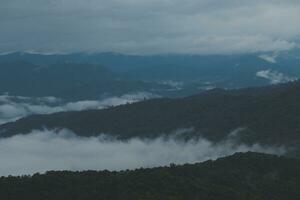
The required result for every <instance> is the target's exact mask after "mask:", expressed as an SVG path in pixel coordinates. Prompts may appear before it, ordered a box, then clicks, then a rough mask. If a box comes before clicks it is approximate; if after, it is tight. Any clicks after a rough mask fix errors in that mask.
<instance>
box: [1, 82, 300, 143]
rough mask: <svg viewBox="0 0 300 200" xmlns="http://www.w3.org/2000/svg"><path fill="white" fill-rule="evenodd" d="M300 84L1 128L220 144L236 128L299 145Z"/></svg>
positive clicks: (5, 133) (247, 137)
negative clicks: (176, 135)
mask: <svg viewBox="0 0 300 200" xmlns="http://www.w3.org/2000/svg"><path fill="white" fill-rule="evenodd" d="M299 102H300V83H299V82H293V83H289V84H283V85H276V86H275V85H274V86H269V87H263V88H250V89H242V90H230V91H225V90H221V89H215V90H211V91H208V92H206V93H202V94H199V95H196V96H191V97H187V98H180V99H166V98H164V99H153V100H148V101H143V102H139V103H134V104H129V105H123V106H118V107H113V108H109V109H105V110H89V111H81V112H65V113H56V114H51V115H36V116H30V117H27V118H24V119H21V120H18V121H16V122H14V123H8V124H4V125H2V126H0V133H1V136H2V137H9V136H12V135H16V134H20V133H23V134H25V133H29V132H30V131H32V130H34V129H45V128H47V129H54V128H58V129H59V128H67V129H70V130H72V131H73V132H74V133H76V134H78V135H80V136H94V135H99V134H101V133H107V134H111V135H114V136H118V137H119V138H121V139H127V138H131V137H157V136H160V135H161V134H163V133H164V134H169V133H172V131H174V130H176V129H180V128H191V127H192V128H194V132H193V135H202V136H204V137H206V138H208V139H211V140H214V141H216V140H221V139H224V138H225V137H227V135H228V134H229V133H230V132H231V131H232V130H235V129H237V128H244V130H243V131H240V133H239V136H240V137H241V139H242V140H244V142H250V143H251V142H261V143H266V144H272V145H274V144H278V145H282V144H285V145H298V144H300V123H299V122H300V104H299Z"/></svg>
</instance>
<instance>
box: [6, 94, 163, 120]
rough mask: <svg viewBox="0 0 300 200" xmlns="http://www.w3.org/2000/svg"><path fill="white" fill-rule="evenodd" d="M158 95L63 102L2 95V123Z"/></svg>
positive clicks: (46, 98) (127, 95) (114, 104)
mask: <svg viewBox="0 0 300 200" xmlns="http://www.w3.org/2000/svg"><path fill="white" fill-rule="evenodd" d="M154 97H157V96H156V95H154V94H151V93H145V92H140V93H135V94H125V95H122V96H116V97H109V98H106V99H102V100H97V101H91V100H86V101H77V102H67V103H65V102H63V100H61V99H58V98H55V97H41V98H29V97H20V96H9V95H2V96H0V124H3V123H6V122H11V121H15V120H17V119H20V118H22V117H26V116H28V115H33V114H51V113H55V112H63V111H81V110H89V109H103V108H107V107H109V106H118V105H122V104H126V103H134V102H137V101H141V100H144V99H149V98H154Z"/></svg>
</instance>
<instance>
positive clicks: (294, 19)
mask: <svg viewBox="0 0 300 200" xmlns="http://www.w3.org/2000/svg"><path fill="white" fill-rule="evenodd" d="M299 10H300V2H299V1H298V0H284V1H282V0H252V1H238V0H224V1H219V0H185V1H182V0H110V1H107V0H86V1H82V0H1V1H0V26H1V37H0V52H2V53H3V52H12V51H28V52H43V53H65V52H74V51H87V52H103V51H113V52H120V53H128V54H161V53H188V54H228V53H245V52H257V51H278V50H287V49H291V48H293V47H295V46H298V44H297V42H298V41H300V26H299V22H298V21H299V20H298V19H299V18H300V12H299ZM281 25H284V28H283V26H281Z"/></svg>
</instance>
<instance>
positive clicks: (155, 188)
mask: <svg viewBox="0 0 300 200" xmlns="http://www.w3.org/2000/svg"><path fill="white" fill-rule="evenodd" d="M0 197H1V199H7V200H20V199H24V200H27V199H30V200H41V199H44V200H68V199H70V200H71V199H72V200H95V199H103V200H104V199H109V200H114V199H116V200H117V199H122V200H126V199H128V200H129V199H130V200H135V199H148V200H152V199H153V200H160V199H161V200H177V199H178V200H179V199H180V200H186V199H201V200H227V199H228V200H235V199H236V200H240V199H243V200H253V199H255V200H269V199H274V200H282V199H288V200H297V199H299V197H300V160H296V159H290V158H285V157H277V156H272V155H265V154H258V153H250V152H249V153H244V154H242V153H238V154H235V155H233V156H230V157H226V158H221V159H218V160H216V161H207V162H204V163H200V164H193V165H191V164H186V165H183V166H175V165H171V166H170V167H159V168H154V169H138V170H133V171H128V170H127V171H121V172H109V171H101V172H96V171H86V172H67V171H61V172H54V171H53V172H48V173H46V174H43V175H40V174H35V175H33V176H32V177H30V176H22V177H8V178H4V177H2V178H0Z"/></svg>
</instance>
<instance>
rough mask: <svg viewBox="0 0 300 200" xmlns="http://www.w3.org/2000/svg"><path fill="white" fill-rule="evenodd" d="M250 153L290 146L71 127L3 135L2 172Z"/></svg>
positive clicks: (135, 164)
mask: <svg viewBox="0 0 300 200" xmlns="http://www.w3.org/2000/svg"><path fill="white" fill-rule="evenodd" d="M179 132H180V131H179ZM181 132H182V131H181ZM246 151H255V152H265V153H273V154H283V153H285V148H283V147H280V148H272V147H267V146H261V145H258V144H255V145H251V146H248V145H243V144H240V145H236V144H234V143H233V142H232V140H230V139H228V140H226V141H223V142H220V143H216V144H215V143H212V142H210V141H208V140H206V139H197V140H189V141H181V140H178V139H175V138H172V137H171V138H170V137H169V138H166V137H161V138H157V139H151V140H142V139H137V138H133V139H130V140H128V141H118V140H115V139H113V138H109V137H107V136H105V135H102V136H99V137H90V138H80V137H76V136H74V135H73V134H72V133H71V132H69V131H66V130H62V131H61V132H59V133H54V132H53V131H47V130H45V131H33V132H32V133H31V134H29V135H17V136H14V137H10V138H2V139H0V162H1V165H0V176H6V175H20V174H32V173H36V172H45V171H49V170H88V169H92V170H103V169H108V170H123V169H135V168H140V167H155V166H163V165H169V164H170V163H176V164H183V163H195V162H201V161H205V160H209V159H216V158H219V157H223V156H227V155H231V154H233V153H235V152H246Z"/></svg>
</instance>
